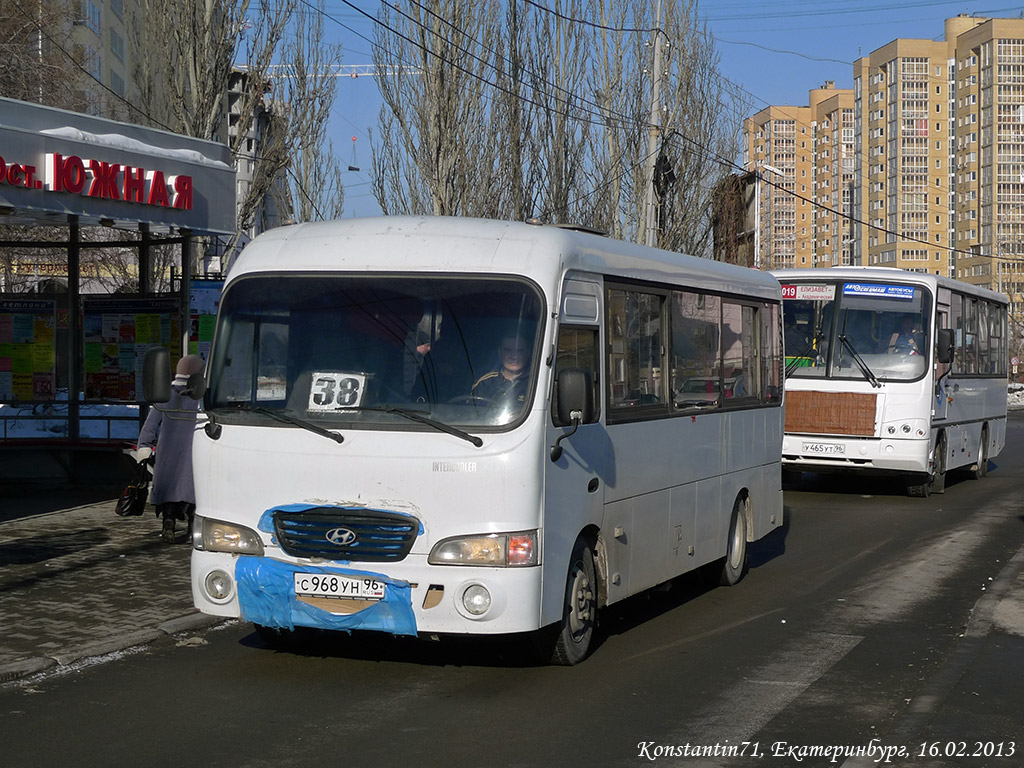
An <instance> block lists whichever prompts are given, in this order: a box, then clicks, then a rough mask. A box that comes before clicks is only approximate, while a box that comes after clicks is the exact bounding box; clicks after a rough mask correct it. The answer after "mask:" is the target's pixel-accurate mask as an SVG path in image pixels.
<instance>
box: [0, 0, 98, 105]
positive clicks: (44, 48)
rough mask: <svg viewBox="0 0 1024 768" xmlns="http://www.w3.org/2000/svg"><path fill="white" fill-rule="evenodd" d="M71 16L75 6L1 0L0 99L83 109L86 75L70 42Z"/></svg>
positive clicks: (50, 1)
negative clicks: (3, 97)
mask: <svg viewBox="0 0 1024 768" xmlns="http://www.w3.org/2000/svg"><path fill="white" fill-rule="evenodd" d="M74 16H75V13H74V7H73V6H72V5H71V4H69V3H67V2H64V1H62V0H35V2H31V3H27V2H25V0H0V29H3V30H4V33H3V35H0V61H2V62H3V66H0V96H5V97H7V98H10V99H20V100H22V101H31V102H34V103H36V104H45V105H47V106H57V107H60V108H62V109H72V110H74V109H78V110H81V109H83V108H84V107H85V95H84V93H83V78H84V77H85V71H84V69H82V65H83V62H82V60H81V55H80V54H78V55H76V52H75V50H74V46H73V45H72V43H71V27H72V24H73V22H74V21H75V18H74ZM76 72H77V73H78V75H80V76H76ZM69 75H70V76H69Z"/></svg>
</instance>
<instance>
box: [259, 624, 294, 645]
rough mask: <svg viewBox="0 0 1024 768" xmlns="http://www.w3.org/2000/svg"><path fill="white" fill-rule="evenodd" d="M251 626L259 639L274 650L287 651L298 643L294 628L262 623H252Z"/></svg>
mask: <svg viewBox="0 0 1024 768" xmlns="http://www.w3.org/2000/svg"><path fill="white" fill-rule="evenodd" d="M252 627H253V629H255V630H256V634H257V635H259V638H260V640H262V641H263V642H264V644H265V645H266V646H267V647H268V648H272V649H273V650H275V651H289V650H293V649H294V648H296V647H297V646H298V645H299V637H298V634H299V633H298V632H297V631H296V630H294V629H283V628H281V627H268V626H265V625H263V624H253V625H252Z"/></svg>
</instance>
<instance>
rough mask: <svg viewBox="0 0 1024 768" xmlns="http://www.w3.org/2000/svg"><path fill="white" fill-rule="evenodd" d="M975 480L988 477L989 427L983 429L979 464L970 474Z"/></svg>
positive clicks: (979, 442)
mask: <svg viewBox="0 0 1024 768" xmlns="http://www.w3.org/2000/svg"><path fill="white" fill-rule="evenodd" d="M970 475H971V477H973V478H974V479H975V480H981V479H982V478H983V477H986V476H987V475H988V426H987V425H986V426H984V427H982V428H981V440H979V441H978V464H977V465H976V466H975V467H974V469H972V470H971V472H970Z"/></svg>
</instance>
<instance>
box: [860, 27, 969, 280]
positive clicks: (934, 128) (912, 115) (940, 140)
mask: <svg viewBox="0 0 1024 768" xmlns="http://www.w3.org/2000/svg"><path fill="white" fill-rule="evenodd" d="M957 21H958V20H955V19H951V20H949V21H948V22H947V25H946V26H947V34H948V33H950V32H951V31H953V30H952V29H951V26H953V27H955V26H957V25H956V24H955V23H954V24H953V25H951V24H950V22H957ZM966 21H971V20H970V19H966ZM954 34H955V32H954ZM951 52H952V45H951V43H948V42H943V41H938V42H936V41H934V40H911V39H897V40H894V41H892V42H891V43H889V44H888V45H885V46H883V47H881V48H879V49H877V50H876V51H873V52H872V53H871V54H870V55H868V56H866V57H864V58H861V59H858V60H857V61H856V62H854V65H853V71H854V76H853V81H854V86H853V89H854V94H855V109H856V116H857V117H856V130H857V136H858V142H857V151H858V157H857V163H856V165H857V169H858V177H857V189H856V196H855V197H856V202H855V205H854V217H855V218H856V219H857V220H858V221H860V222H862V225H861V226H855V228H854V230H855V233H856V235H857V237H856V252H857V256H858V257H859V259H860V263H862V264H865V265H870V266H884V267H898V268H900V269H908V270H913V271H916V272H927V273H930V274H939V275H950V274H951V268H952V265H953V260H952V259H951V252H950V246H951V239H950V238H951V226H950V218H949V211H950V204H951V201H952V195H953V192H954V190H953V188H952V179H953V175H952V173H953V168H952V147H953V145H952V138H953V136H952V126H953V113H952V112H951V92H950V81H949V60H950V57H951Z"/></svg>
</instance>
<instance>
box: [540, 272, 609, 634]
mask: <svg viewBox="0 0 1024 768" xmlns="http://www.w3.org/2000/svg"><path fill="white" fill-rule="evenodd" d="M601 290H602V286H601V283H600V281H599V280H598V279H590V280H585V279H579V278H574V279H569V280H567V281H566V284H565V291H564V293H563V298H562V307H561V312H560V313H559V320H560V326H559V329H558V335H557V338H556V341H555V349H554V366H553V369H554V376H555V381H556V382H557V377H558V375H559V373H560V372H561V371H563V370H565V369H567V368H580V369H583V370H585V371H587V372H589V373H590V374H591V375H592V380H593V386H594V406H595V407H594V414H593V418H592V419H591V420H590V422H589V423H586V424H581V425H580V426H579V428H578V429H576V431H575V432H573V433H572V434H571V435H570V436H566V435H568V434H569V433H570V432H572V425H571V424H562V423H560V422H559V419H558V412H557V408H556V405H555V398H557V395H558V392H557V390H558V387H557V384H556V385H554V386H553V387H552V403H551V416H550V418H549V419H547V420H546V425H547V429H546V434H547V440H546V441H545V455H544V456H543V458H542V461H543V464H544V466H545V467H546V475H547V478H546V481H545V486H544V584H545V588H544V607H545V613H546V614H547V616H548V618H551V616H552V611H557V610H559V608H558V605H559V604H560V601H561V600H563V599H564V592H563V590H564V585H565V583H566V577H567V575H568V572H567V566H568V562H569V555H570V554H571V552H572V548H573V545H574V544H575V542H576V537H577V535H578V534H579V532H580V531H581V530H583V528H585V527H586V526H587V525H588V524H600V521H601V516H602V514H603V509H604V496H605V484H606V483H607V482H609V478H608V477H607V473H608V471H609V465H610V462H609V456H610V449H609V444H608V435H607V432H606V430H605V428H604V425H603V424H602V423H601V397H600V393H601V386H602V384H601V377H600V370H601V364H600V361H601V354H600V350H601V349H602V347H601V346H600V328H599V323H600V319H601V309H600V308H601V301H600V296H601ZM559 438H562V440H561V442H560V443H558V445H559V447H560V449H561V453H560V455H559V456H558V458H557V460H552V458H551V456H550V455H549V453H548V452H549V450H550V448H551V447H552V446H553V445H555V443H556V441H557V440H558V439H559ZM595 556H596V554H595ZM549 585H551V586H552V588H550V589H549V588H548V587H549ZM556 585H557V586H556Z"/></svg>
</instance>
